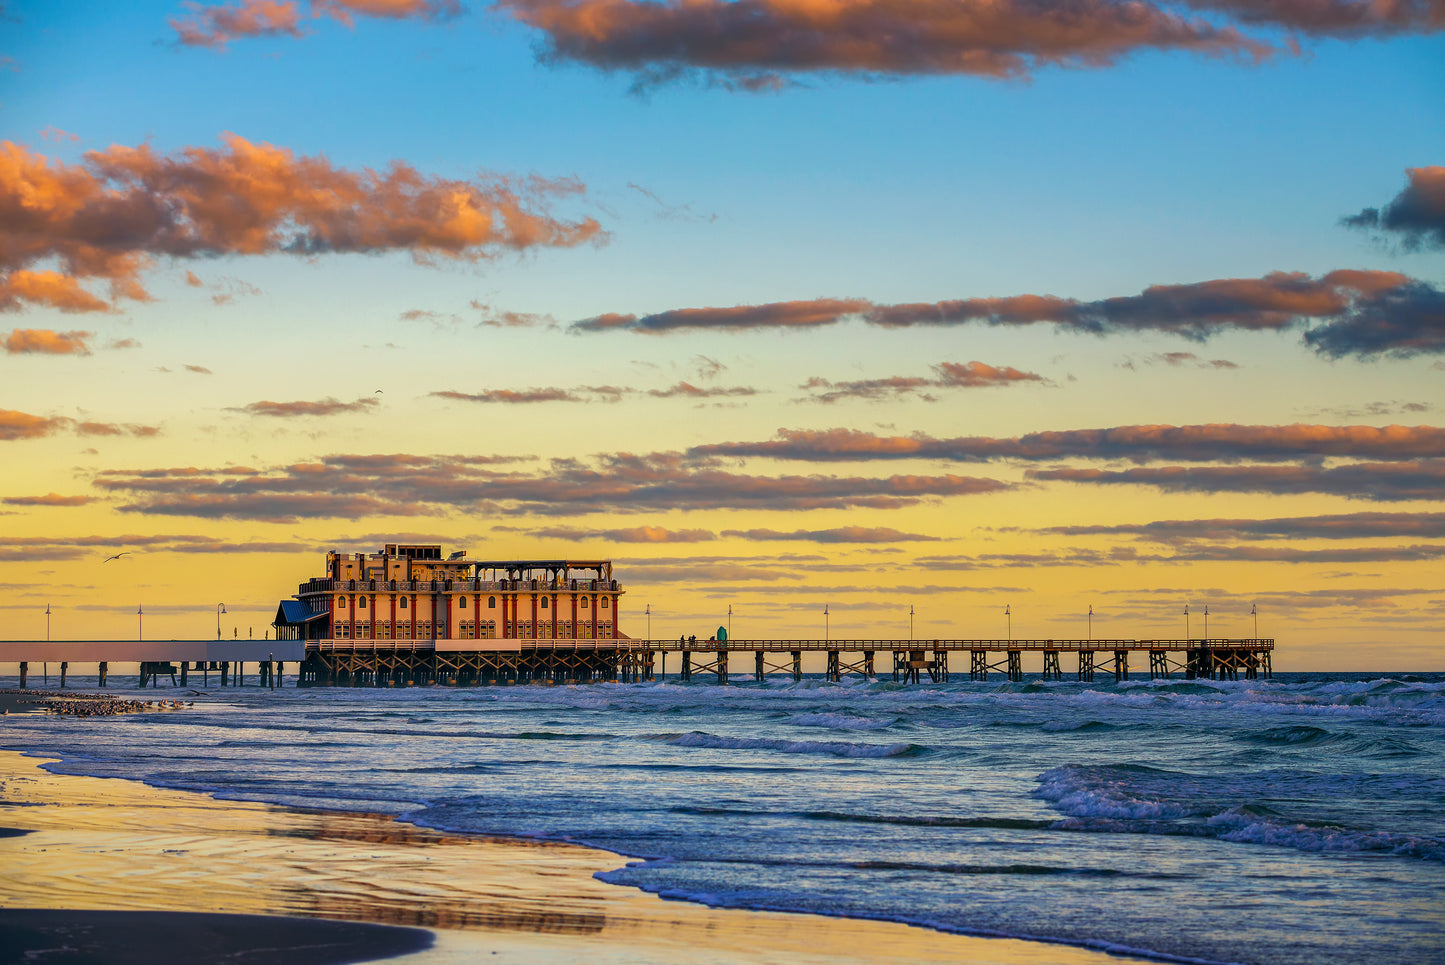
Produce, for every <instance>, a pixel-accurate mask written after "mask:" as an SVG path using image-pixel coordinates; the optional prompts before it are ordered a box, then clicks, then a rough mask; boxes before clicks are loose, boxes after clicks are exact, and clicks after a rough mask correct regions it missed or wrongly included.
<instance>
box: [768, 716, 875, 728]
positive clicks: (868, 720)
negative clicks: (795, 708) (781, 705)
mask: <svg viewBox="0 0 1445 965" xmlns="http://www.w3.org/2000/svg"><path fill="white" fill-rule="evenodd" d="M897 722H898V719H897V718H896V717H888V718H878V717H855V716H854V715H852V714H843V713H833V714H798V715H797V716H795V717H789V718H788V719H787V720H786V721H785V723H789V724H792V725H793V726H794V727H828V728H832V729H834V730H882V729H883V728H885V727H892V726H893V725H894V724H895V723H897Z"/></svg>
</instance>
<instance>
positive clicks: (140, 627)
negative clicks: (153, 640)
mask: <svg viewBox="0 0 1445 965" xmlns="http://www.w3.org/2000/svg"><path fill="white" fill-rule="evenodd" d="M145 619H146V611H145V605H144V604H138V605H137V606H136V608H135V638H136V639H137V640H144V639H145V638H146V634H145V629H146V625H145Z"/></svg>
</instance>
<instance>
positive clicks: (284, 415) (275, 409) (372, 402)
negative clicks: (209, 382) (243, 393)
mask: <svg viewBox="0 0 1445 965" xmlns="http://www.w3.org/2000/svg"><path fill="white" fill-rule="evenodd" d="M186 368H190V366H186ZM380 404H381V403H380V402H379V401H378V400H377V398H376V396H374V395H365V396H362V397H361V398H359V399H357V400H356V401H355V402H342V401H340V400H338V399H333V398H330V397H327V398H325V399H322V400H321V401H319V402H265V401H262V402H252V403H251V404H250V405H245V406H242V407H241V408H239V409H234V410H232V411H235V412H245V413H246V414H248V415H263V416H271V417H274V418H278V419H291V418H295V417H297V416H327V415H341V414H343V413H347V412H365V411H366V410H367V409H369V408H372V407H373V406H377V405H380Z"/></svg>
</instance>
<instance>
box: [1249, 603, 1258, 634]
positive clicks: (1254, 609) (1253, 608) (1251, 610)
mask: <svg viewBox="0 0 1445 965" xmlns="http://www.w3.org/2000/svg"><path fill="white" fill-rule="evenodd" d="M1249 615H1250V616H1252V617H1254V639H1256V640H1258V639H1259V608H1258V607H1257V606H1255V604H1253V603H1251V604H1250V605H1249Z"/></svg>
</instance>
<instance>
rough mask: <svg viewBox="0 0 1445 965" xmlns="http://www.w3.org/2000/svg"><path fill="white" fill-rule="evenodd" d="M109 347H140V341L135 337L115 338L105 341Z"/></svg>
mask: <svg viewBox="0 0 1445 965" xmlns="http://www.w3.org/2000/svg"><path fill="white" fill-rule="evenodd" d="M105 347H106V348H108V349H127V348H140V347H141V346H140V341H139V340H137V339H133V338H113V339H111V340H110V341H109V342H106V343H105Z"/></svg>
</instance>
